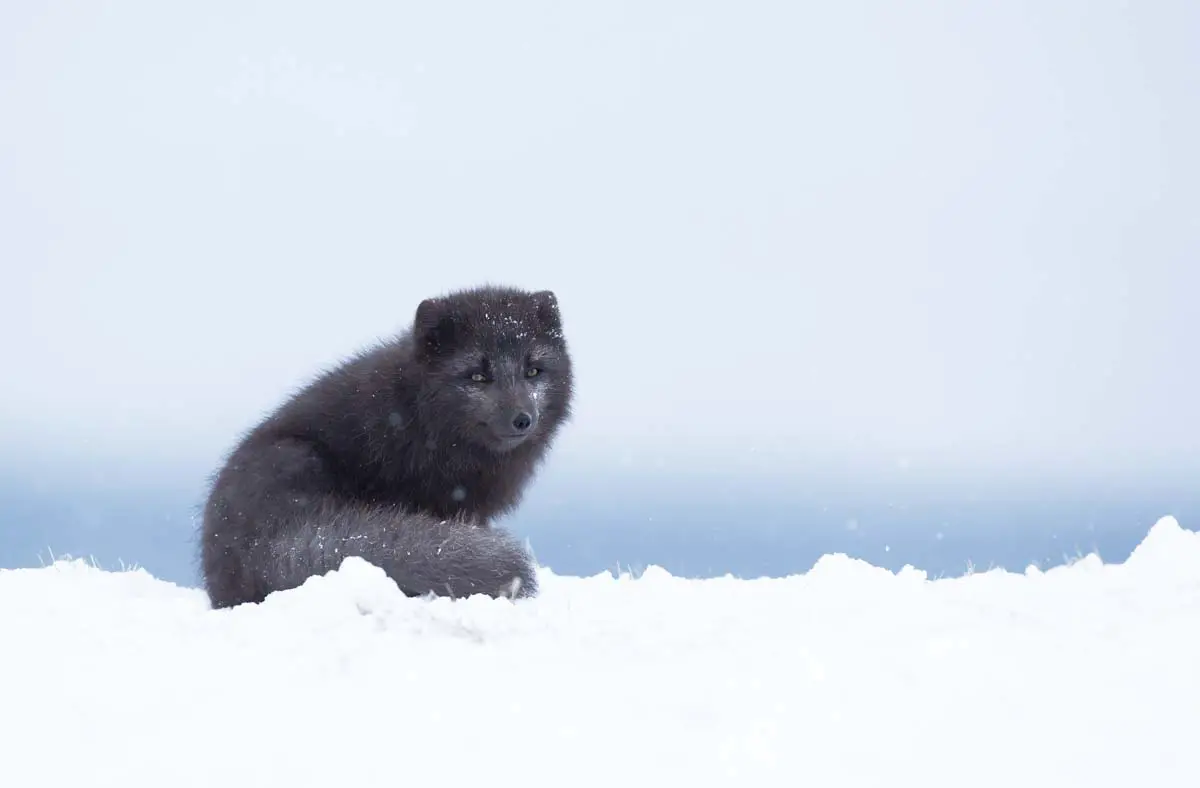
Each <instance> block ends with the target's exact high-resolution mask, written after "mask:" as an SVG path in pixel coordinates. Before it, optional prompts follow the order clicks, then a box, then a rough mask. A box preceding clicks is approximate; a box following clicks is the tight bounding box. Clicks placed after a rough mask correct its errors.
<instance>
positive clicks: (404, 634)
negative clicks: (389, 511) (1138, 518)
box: [0, 518, 1200, 788]
mask: <svg viewBox="0 0 1200 788" xmlns="http://www.w3.org/2000/svg"><path fill="white" fill-rule="evenodd" d="M542 582H543V587H542V592H541V595H540V596H539V597H538V598H536V599H532V600H523V601H520V602H517V603H512V602H510V601H507V600H492V599H488V598H483V597H473V598H470V599H462V600H447V599H438V600H429V599H407V598H405V597H403V596H402V595H401V594H400V593H399V592H398V591H397V589H396V588H395V586H394V585H392V583H391V582H390V581H389V580H388V579H387V578H386V577H385V576H384V574H383V573H382V572H381V571H379V570H378V569H376V568H375V567H373V566H370V565H369V564H366V563H364V562H362V561H359V560H354V559H351V560H348V561H347V562H346V563H345V564H344V565H343V567H342V568H341V570H340V571H338V572H333V573H330V574H329V575H326V576H324V577H319V578H313V579H312V580H310V581H309V582H308V583H307V584H306V585H304V586H303V587H301V588H299V589H295V590H293V591H290V592H286V593H280V594H276V595H274V596H272V597H270V598H269V599H267V600H266V601H265V602H264V603H263V604H261V605H246V606H243V607H240V608H235V609H232V610H224V611H212V610H210V609H209V608H208V604H207V601H206V599H205V597H204V596H203V594H202V592H200V591H198V590H195V589H187V588H180V587H177V586H174V585H170V584H167V583H164V582H161V581H159V580H156V579H154V578H153V577H151V576H149V575H148V574H146V573H144V572H141V571H133V572H108V571H102V570H100V569H97V568H94V567H92V566H89V565H88V564H85V563H83V562H59V563H56V564H54V565H53V566H50V567H46V568H41V569H28V570H6V571H0V785H5V786H14V787H15V786H21V788H29V787H30V786H72V787H73V788H98V786H110V785H111V786H122V787H123V788H140V787H141V786H145V787H146V788H151V787H153V788H182V786H204V788H212V786H230V787H235V786H257V787H260V788H262V787H265V786H283V787H285V788H297V787H298V786H308V785H313V786H318V785H319V786H331V785H336V786H345V788H367V786H389V787H390V788H397V787H398V786H399V787H402V786H430V787H432V786H438V787H442V786H445V787H447V788H453V787H454V786H478V787H479V788H484V787H486V788H495V787H497V786H510V785H511V786H554V788H563V786H572V787H574V786H590V785H610V786H611V785H622V786H625V785H635V786H636V785H646V786H654V788H673V786H698V785H727V786H764V785H772V786H774V785H778V786H788V788H796V787H797V786H886V787H887V788H892V787H893V786H907V785H920V786H960V785H961V786H971V788H976V787H977V786H992V785H996V786H1000V785H1003V786H1022V787H1023V788H1024V787H1026V786H1047V787H1048V788H1049V787H1053V788H1060V787H1061V786H1076V785H1078V786H1089V788H1091V787H1094V786H1120V788H1129V786H1137V785H1144V786H1154V787H1155V788H1165V787H1166V786H1181V787H1182V786H1188V787H1189V788H1196V786H1200V535H1198V534H1196V533H1193V532H1190V531H1186V530H1183V529H1182V528H1180V526H1179V525H1178V523H1177V522H1176V521H1175V520H1173V519H1171V518H1165V519H1163V520H1161V521H1159V522H1158V523H1157V524H1156V525H1155V526H1154V527H1153V528H1152V529H1151V530H1150V532H1149V534H1148V536H1147V538H1146V539H1145V540H1144V542H1143V543H1142V544H1141V545H1140V546H1139V547H1138V548H1137V550H1136V551H1135V552H1134V554H1133V555H1132V556H1131V557H1130V559H1129V560H1128V561H1127V562H1125V563H1124V564H1117V565H1113V564H1103V563H1102V562H1101V561H1100V559H1099V558H1096V557H1095V556H1090V557H1088V558H1085V559H1083V560H1080V561H1077V562H1075V563H1073V564H1072V565H1069V566H1064V567H1059V568H1055V569H1052V570H1049V571H1046V572H1041V571H1038V570H1036V569H1030V570H1028V571H1026V572H1025V573H1023V574H1013V573H1005V572H1002V571H994V572H986V573H977V574H973V575H968V576H965V577H961V578H953V579H932V580H931V579H929V578H927V577H926V576H925V574H923V573H922V572H919V571H916V570H913V569H905V570H903V571H901V572H899V573H896V574H893V573H891V572H888V571H886V570H883V569H878V568H875V567H872V566H870V565H868V564H866V563H863V562H861V561H857V560H853V559H850V558H847V557H845V556H836V555H835V556H827V557H825V558H823V559H821V560H820V561H819V562H818V563H817V564H816V565H815V566H814V567H813V568H812V569H811V570H810V571H809V572H808V573H806V574H804V575H802V576H796V577H790V578H786V579H774V580H765V579H764V580H738V579H732V578H726V579H713V580H685V579H680V578H676V577H672V576H670V575H668V574H666V573H665V572H663V571H661V570H658V569H651V570H648V571H647V572H645V574H644V575H643V576H641V577H640V578H637V579H634V578H631V577H628V576H622V577H620V578H614V577H612V576H610V575H601V576H597V577H592V578H571V577H559V576H555V575H553V574H552V573H550V572H548V571H546V572H544V575H543V578H542Z"/></svg>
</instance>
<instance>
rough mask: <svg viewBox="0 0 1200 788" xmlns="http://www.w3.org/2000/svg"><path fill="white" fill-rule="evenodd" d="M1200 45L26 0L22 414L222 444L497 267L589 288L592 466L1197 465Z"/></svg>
mask: <svg viewBox="0 0 1200 788" xmlns="http://www.w3.org/2000/svg"><path fill="white" fill-rule="evenodd" d="M1197 41H1200V6H1197V5H1196V4H1195V3H1188V2H1175V3H1167V2H1157V3H1151V2H1145V3H1124V2H1120V3H1118V2H1082V1H1079V2H1054V3H1003V4H1001V3H989V4H982V3H945V2H931V1H930V0H920V1H919V2H915V3H903V4H900V3H892V2H884V1H883V0H869V1H866V2H838V3H791V2H782V1H781V2H772V3H713V2H695V0H676V2H646V0H639V1H638V2H614V0H606V2H603V3H589V4H586V5H585V4H578V3H570V4H569V3H552V2H538V3H528V2H525V3H521V2H517V3H494V2H469V3H467V2H463V3H453V4H446V3H428V4H420V5H416V4H405V7H400V5H399V4H396V3H388V2H382V1H379V2H361V3H354V4H344V5H338V6H334V5H331V4H328V3H321V4H317V3H285V2H258V3H245V2H236V3H235V2H210V3H201V4H178V3H162V2H151V1H150V0H134V1H131V2H125V3H122V4H117V5H113V4H106V5H105V6H104V7H103V8H102V7H101V5H100V4H96V3H89V2H82V1H80V2H74V3H61V2H36V3H35V2H31V1H30V0H21V1H20V2H7V3H4V4H3V6H2V7H0V106H2V107H3V108H4V109H3V114H4V119H3V120H2V121H0V266H2V272H3V273H2V279H0V283H2V286H0V336H2V337H3V340H2V341H0V369H3V370H4V371H5V372H4V376H3V377H4V382H3V385H2V386H0V445H2V446H5V447H8V448H9V449H10V450H11V451H13V452H15V453H19V452H21V451H24V450H25V447H28V446H32V445H36V446H37V447H39V451H41V452H43V453H46V452H50V453H54V452H60V453H62V454H63V455H72V454H80V453H87V454H89V455H95V456H98V457H105V456H113V457H124V458H129V457H146V458H147V459H151V460H155V461H157V460H158V459H162V458H179V457H199V458H201V459H202V460H203V461H205V462H208V461H210V460H211V461H215V459H216V457H217V456H218V455H219V454H220V453H221V452H223V451H225V450H226V449H227V448H228V447H229V445H230V443H231V442H232V441H233V440H234V438H235V437H236V434H237V432H238V431H240V430H242V429H245V428H246V427H248V426H250V425H251V424H252V423H253V422H254V421H255V420H256V419H257V418H258V417H259V416H260V415H261V414H262V413H263V412H265V411H266V410H267V409H268V408H270V407H272V406H273V405H274V404H275V403H276V402H277V401H278V399H279V398H280V397H281V396H283V395H284V394H286V393H287V392H289V391H291V390H292V389H294V388H295V387H296V386H297V385H299V384H300V383H302V382H303V381H304V380H306V379H307V378H308V377H310V376H311V375H312V374H314V373H315V372H316V371H317V369H319V368H320V367H321V366H322V365H326V364H330V363H333V362H334V361H336V360H337V359H338V358H339V357H341V356H343V355H345V354H348V353H349V352H351V351H353V350H355V349H356V348H358V347H361V346H362V345H364V344H367V343H369V342H371V341H372V340H373V339H374V338H376V337H377V336H380V335H384V334H387V333H389V332H392V331H394V330H398V329H400V328H403V327H405V326H407V325H408V323H409V322H410V320H411V317H412V312H413V310H414V309H415V307H416V305H417V303H418V302H419V301H420V300H421V299H422V298H424V297H426V296H429V295H432V294H436V293H438V292H442V291H444V290H447V289H450V288H455V287H459V286H463V285H469V284H474V283H477V282H480V281H483V280H490V281H495V282H504V283H512V284H517V285H522V286H527V287H530V288H536V289H542V288H549V289H553V290H555V291H556V292H557V293H558V295H559V299H560V303H561V305H562V309H563V314H564V320H565V324H566V329H567V332H568V339H569V341H570V342H571V347H572V349H573V351H574V355H575V359H576V364H577V367H578V375H579V397H578V400H577V408H576V413H577V415H576V418H575V421H574V422H573V424H572V425H571V426H570V428H569V430H568V432H567V433H566V434H565V435H564V439H563V444H562V445H563V447H564V448H563V451H564V452H574V453H575V454H577V455H578V456H586V457H588V458H590V459H591V461H594V462H598V463H604V462H609V461H612V462H616V461H618V460H619V459H620V458H622V457H624V459H625V461H629V456H634V457H635V458H636V459H635V461H636V462H642V461H645V462H651V461H660V462H661V461H664V460H665V461H666V462H672V463H674V462H680V461H684V462H690V463H693V464H697V465H700V466H707V467H710V468H718V469H719V468H721V467H723V463H724V464H728V463H736V462H739V461H741V460H740V459H739V458H744V457H745V456H747V455H753V454H754V453H756V452H758V453H761V454H762V455H763V456H770V457H771V458H772V460H771V462H772V463H778V464H782V465H783V466H785V467H786V466H787V464H788V463H792V462H794V463H796V464H797V466H799V465H800V464H801V463H805V462H808V463H813V462H815V463H818V464H821V463H837V462H850V463H861V464H867V465H880V466H883V467H892V466H903V467H908V466H910V465H911V466H914V467H920V466H922V465H925V466H928V467H942V468H967V467H975V468H1008V469H1020V471H1021V472H1025V473H1034V474H1036V473H1043V472H1045V473H1063V472H1067V473H1073V472H1074V471H1075V470H1083V471H1089V472H1090V471H1096V472H1100V473H1103V474H1110V475H1111V474H1113V473H1117V474H1122V473H1173V474H1178V475H1180V477H1181V478H1189V477H1191V478H1200V451H1198V449H1197V447H1198V446H1200V408H1198V407H1197V406H1196V405H1195V404H1194V403H1196V402H1200V356H1198V355H1197V351H1196V349H1195V345H1196V339H1195V337H1197V336H1200V326H1198V325H1197V322H1198V321H1197V318H1196V316H1195V314H1196V312H1195V310H1196V306H1197V302H1198V298H1200V269H1198V267H1197V266H1198V261H1200V223H1198V219H1197V217H1198V216H1200V153H1198V152H1197V150H1198V149H1197V145H1196V140H1198V139H1200V101H1198V100H1197V97H1198V96H1200V48H1198V47H1197V46H1196V42H1197ZM3 452H4V450H3V449H0V453H3ZM1064 469H1072V470H1064Z"/></svg>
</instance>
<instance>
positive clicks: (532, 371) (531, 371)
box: [525, 367, 542, 378]
mask: <svg viewBox="0 0 1200 788" xmlns="http://www.w3.org/2000/svg"><path fill="white" fill-rule="evenodd" d="M540 374H542V371H541V370H540V369H538V368H537V367H529V368H527V369H526V370H525V377H527V378H536V377H537V376H538V375H540Z"/></svg>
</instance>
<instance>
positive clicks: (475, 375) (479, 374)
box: [471, 372, 487, 383]
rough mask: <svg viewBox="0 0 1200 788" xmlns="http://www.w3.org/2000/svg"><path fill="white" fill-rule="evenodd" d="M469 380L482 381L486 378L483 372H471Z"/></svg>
mask: <svg viewBox="0 0 1200 788" xmlns="http://www.w3.org/2000/svg"><path fill="white" fill-rule="evenodd" d="M471 380H473V381H475V382H476V383H483V382H485V381H486V380H487V375H485V374H483V373H482V372H472V373H471Z"/></svg>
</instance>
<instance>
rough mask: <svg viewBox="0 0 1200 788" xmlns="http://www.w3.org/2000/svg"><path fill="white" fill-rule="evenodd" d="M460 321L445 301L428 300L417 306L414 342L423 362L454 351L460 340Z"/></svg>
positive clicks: (437, 299)
mask: <svg viewBox="0 0 1200 788" xmlns="http://www.w3.org/2000/svg"><path fill="white" fill-rule="evenodd" d="M458 334H459V330H458V320H457V318H456V316H455V314H454V312H453V311H452V310H451V309H450V307H449V305H448V304H446V302H445V301H443V300H441V299H439V298H426V299H425V300H424V301H422V302H421V303H420V305H418V306H417V316H416V319H415V320H414V321H413V341H414V342H415V343H416V349H417V356H418V357H419V358H421V359H423V360H428V359H431V358H436V357H437V356H439V355H441V354H442V353H445V352H447V351H448V350H450V349H452V348H453V347H454V345H455V342H456V341H457V340H458Z"/></svg>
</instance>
